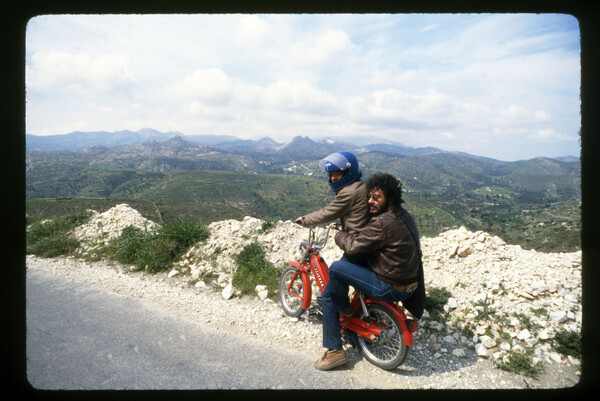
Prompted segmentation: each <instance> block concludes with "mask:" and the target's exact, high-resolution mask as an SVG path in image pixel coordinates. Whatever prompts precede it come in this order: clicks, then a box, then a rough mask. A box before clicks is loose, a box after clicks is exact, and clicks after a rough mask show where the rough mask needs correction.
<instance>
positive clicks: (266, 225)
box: [260, 217, 275, 233]
mask: <svg viewBox="0 0 600 401" xmlns="http://www.w3.org/2000/svg"><path fill="white" fill-rule="evenodd" d="M273 227H275V220H274V219H271V218H269V217H267V218H265V220H263V222H262V225H261V226H260V232H263V233H264V232H267V231H269V230H270V229H272V228H273Z"/></svg>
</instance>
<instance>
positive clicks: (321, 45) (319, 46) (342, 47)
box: [291, 29, 357, 64]
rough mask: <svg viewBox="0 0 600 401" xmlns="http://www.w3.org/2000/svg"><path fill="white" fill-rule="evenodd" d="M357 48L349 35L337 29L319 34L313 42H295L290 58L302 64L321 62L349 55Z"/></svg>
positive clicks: (338, 59)
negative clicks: (307, 43) (310, 43)
mask: <svg viewBox="0 0 600 401" xmlns="http://www.w3.org/2000/svg"><path fill="white" fill-rule="evenodd" d="M356 49H357V46H356V45H355V44H354V43H352V41H351V40H350V37H349V36H348V35H347V34H346V33H344V32H342V31H340V30H337V29H331V30H328V31H327V32H325V33H324V34H323V35H321V36H320V37H319V38H318V39H317V40H316V42H315V43H314V44H312V45H310V46H309V45H305V44H302V43H297V44H295V45H294V46H292V50H291V51H292V59H293V60H294V61H295V62H298V63H302V64H323V63H326V62H328V61H331V60H337V61H338V62H339V61H340V58H343V57H349V56H351V55H352V53H353V52H354V51H355V50H356Z"/></svg>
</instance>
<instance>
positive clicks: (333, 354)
mask: <svg viewBox="0 0 600 401" xmlns="http://www.w3.org/2000/svg"><path fill="white" fill-rule="evenodd" d="M346 362H348V358H347V357H346V351H344V350H343V349H336V350H331V351H330V350H327V351H325V353H324V354H323V356H322V357H321V358H320V359H318V360H317V361H316V362H315V368H317V369H319V370H329V369H333V368H335V367H338V366H340V365H343V364H345V363H346Z"/></svg>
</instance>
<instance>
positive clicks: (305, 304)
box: [290, 261, 312, 310]
mask: <svg viewBox="0 0 600 401" xmlns="http://www.w3.org/2000/svg"><path fill="white" fill-rule="evenodd" d="M290 265H291V266H292V267H294V268H296V270H298V273H299V274H300V280H302V287H303V288H304V291H303V293H304V294H305V297H304V298H303V299H302V309H304V310H307V309H308V308H310V303H311V301H312V286H311V285H310V277H309V276H308V269H307V266H306V265H305V264H304V263H302V262H296V261H293V262H290Z"/></svg>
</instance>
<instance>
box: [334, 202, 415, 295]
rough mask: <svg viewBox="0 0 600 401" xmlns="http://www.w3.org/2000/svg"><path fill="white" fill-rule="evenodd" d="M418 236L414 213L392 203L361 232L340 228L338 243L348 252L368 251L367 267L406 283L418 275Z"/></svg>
mask: <svg viewBox="0 0 600 401" xmlns="http://www.w3.org/2000/svg"><path fill="white" fill-rule="evenodd" d="M411 229H412V231H413V233H414V236H413V235H412V234H411ZM418 238H419V234H418V231H417V227H416V224H415V222H414V220H413V218H412V216H411V215H410V214H409V213H408V212H407V211H406V210H405V209H404V208H402V207H399V208H398V209H395V208H394V207H389V208H388V210H387V211H385V212H383V213H381V214H379V215H377V216H374V217H373V218H372V219H371V221H370V222H369V224H368V225H367V226H366V227H365V228H364V229H363V230H362V231H361V232H360V233H356V234H350V233H346V232H343V231H339V232H338V233H337V234H336V236H335V243H336V244H337V245H338V246H339V247H340V248H341V249H342V250H343V251H344V252H346V253H348V254H349V255H357V254H365V256H366V257H367V260H368V264H369V266H368V267H369V268H370V269H371V270H372V271H373V272H374V273H375V275H377V277H379V279H381V280H383V281H385V282H387V283H390V284H392V285H398V286H405V285H409V284H412V283H415V282H417V281H418V279H419V266H421V252H420V249H419V243H418Z"/></svg>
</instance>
